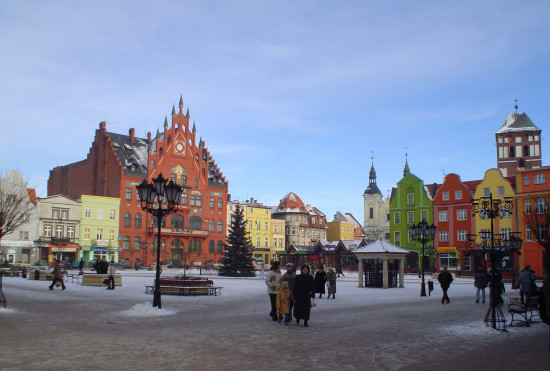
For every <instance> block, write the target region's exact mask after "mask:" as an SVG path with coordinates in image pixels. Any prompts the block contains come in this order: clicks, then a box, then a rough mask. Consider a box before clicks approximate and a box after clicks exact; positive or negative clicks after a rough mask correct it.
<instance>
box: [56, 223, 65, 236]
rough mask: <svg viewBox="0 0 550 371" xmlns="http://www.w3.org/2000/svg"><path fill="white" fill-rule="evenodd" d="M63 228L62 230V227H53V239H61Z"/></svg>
mask: <svg viewBox="0 0 550 371" xmlns="http://www.w3.org/2000/svg"><path fill="white" fill-rule="evenodd" d="M64 229H65V228H63V226H62V225H56V226H55V238H63V231H64Z"/></svg>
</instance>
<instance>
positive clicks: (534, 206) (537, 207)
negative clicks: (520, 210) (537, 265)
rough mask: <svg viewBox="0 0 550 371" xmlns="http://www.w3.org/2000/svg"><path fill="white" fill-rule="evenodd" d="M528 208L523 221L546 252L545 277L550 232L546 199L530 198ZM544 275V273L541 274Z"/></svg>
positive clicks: (548, 266) (549, 266) (548, 269)
mask: <svg viewBox="0 0 550 371" xmlns="http://www.w3.org/2000/svg"><path fill="white" fill-rule="evenodd" d="M527 200H530V205H529V207H526V210H525V212H524V214H523V221H524V223H525V226H526V227H527V228H530V230H531V235H534V236H535V238H536V240H537V242H538V243H539V245H540V246H542V247H543V248H544V249H545V250H546V252H545V255H546V267H545V270H546V275H547V276H548V275H550V231H549V229H548V223H549V222H550V210H549V209H548V200H547V198H546V197H536V196H533V197H530V198H528V199H527ZM543 273H544V272H543Z"/></svg>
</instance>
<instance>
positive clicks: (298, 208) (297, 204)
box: [274, 192, 309, 214]
mask: <svg viewBox="0 0 550 371" xmlns="http://www.w3.org/2000/svg"><path fill="white" fill-rule="evenodd" d="M279 213H304V214H305V213H309V211H308V209H307V208H306V205H304V203H303V202H302V200H301V199H300V197H298V196H297V195H296V194H295V193H293V192H290V193H289V194H287V195H286V196H285V197H283V199H282V200H281V202H279V206H278V207H277V210H275V212H274V214H279Z"/></svg>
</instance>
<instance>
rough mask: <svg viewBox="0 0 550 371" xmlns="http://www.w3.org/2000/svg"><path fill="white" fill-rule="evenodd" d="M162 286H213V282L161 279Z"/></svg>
mask: <svg viewBox="0 0 550 371" xmlns="http://www.w3.org/2000/svg"><path fill="white" fill-rule="evenodd" d="M159 282H160V285H161V286H213V285H214V281H212V280H189V279H187V280H180V279H167V278H161V279H160V281H159Z"/></svg>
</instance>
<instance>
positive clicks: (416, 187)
mask: <svg viewBox="0 0 550 371" xmlns="http://www.w3.org/2000/svg"><path fill="white" fill-rule="evenodd" d="M423 219H424V220H426V222H427V223H429V224H432V223H433V221H434V219H433V201H432V197H431V196H430V194H429V193H428V190H427V189H426V187H425V186H424V181H423V180H422V179H420V178H418V177H417V176H416V175H414V174H411V173H410V170H409V166H408V163H407V161H405V170H404V171H403V178H402V179H401V180H400V181H399V182H398V183H397V186H396V188H394V189H393V191H392V195H391V199H390V243H392V244H393V245H395V246H398V247H401V248H404V249H407V250H410V251H411V252H412V253H411V254H409V255H408V256H407V260H406V268H409V269H420V268H421V265H420V264H419V261H420V258H419V257H420V255H421V253H422V245H421V244H420V243H417V242H415V241H414V240H413V239H412V238H411V236H410V232H409V230H410V228H411V226H412V225H413V224H415V223H418V222H420V221H421V220H423ZM433 246H434V245H433V242H429V243H427V244H426V245H425V248H424V264H425V269H426V270H429V267H432V266H433V255H434V254H433Z"/></svg>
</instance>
